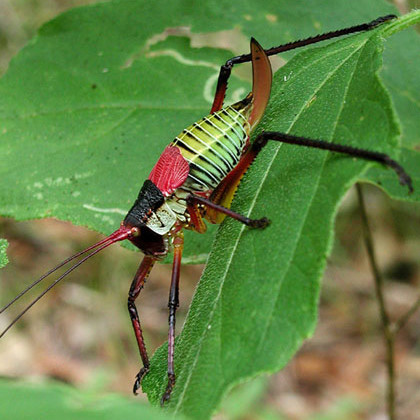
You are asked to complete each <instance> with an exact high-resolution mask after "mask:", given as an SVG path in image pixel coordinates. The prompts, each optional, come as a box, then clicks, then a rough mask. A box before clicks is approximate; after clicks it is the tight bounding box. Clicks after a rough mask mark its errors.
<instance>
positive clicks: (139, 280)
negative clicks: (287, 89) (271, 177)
mask: <svg viewBox="0 0 420 420" xmlns="http://www.w3.org/2000/svg"><path fill="white" fill-rule="evenodd" d="M392 18H393V16H385V17H382V18H379V19H376V20H375V21H372V22H370V23H367V24H363V25H359V26H355V27H351V28H347V29H343V30H340V31H336V32H330V33H328V34H323V35H318V36H316V37H313V38H308V39H306V40H302V41H296V42H294V43H290V44H286V45H282V46H279V47H276V48H271V49H269V50H264V49H263V48H262V47H261V46H260V45H259V44H258V43H257V41H255V40H254V39H252V40H251V54H249V55H243V56H239V57H234V58H232V59H231V60H228V61H227V62H226V64H225V65H224V66H222V68H221V70H220V75H219V80H218V85H217V90H216V95H215V99H214V102H213V106H212V109H211V112H210V115H208V116H207V117H204V118H203V119H201V120H200V121H197V122H195V123H194V124H192V125H191V126H189V127H188V128H186V129H185V130H183V131H182V133H180V134H179V135H178V136H177V137H176V138H175V140H174V141H173V142H172V143H171V144H170V145H168V146H167V147H166V148H165V150H164V151H163V153H162V155H161V156H160V158H159V160H158V162H157V163H156V165H155V166H154V167H153V169H152V171H151V173H150V175H149V178H148V179H147V180H146V181H145V182H144V184H143V186H142V188H141V190H140V192H139V194H138V197H137V199H136V200H135V202H134V204H133V206H132V208H131V209H130V211H129V212H128V214H127V215H126V217H125V219H124V221H123V222H122V223H121V226H120V227H119V229H117V230H116V231H115V232H114V233H112V234H111V235H110V236H108V237H107V238H105V239H103V240H102V241H100V242H98V243H97V244H95V245H93V246H91V247H89V248H88V249H86V250H84V251H81V252H80V253H78V254H76V255H74V256H72V257H70V258H69V259H67V260H66V261H64V262H62V263H61V264H59V265H58V266H57V267H55V268H53V269H52V270H50V271H49V272H47V273H46V274H44V275H43V276H42V277H41V278H39V279H38V280H36V281H35V282H34V283H32V284H31V285H30V286H29V287H28V288H27V289H25V290H24V291H23V292H22V293H21V294H20V295H18V296H17V297H16V298H15V299H14V300H13V301H12V302H10V303H9V304H8V305H6V307H5V308H3V309H2V310H1V312H3V311H4V310H5V309H7V308H8V307H9V306H10V305H12V304H13V303H14V302H16V300H17V299H19V298H20V297H21V296H22V295H23V294H25V293H26V292H27V291H29V290H30V289H31V288H32V287H33V286H35V285H36V284H38V283H39V282H40V281H42V280H43V279H44V278H45V277H47V276H49V275H50V274H52V273H53V272H55V271H56V270H57V269H59V268H60V267H62V266H64V265H65V264H67V263H69V262H70V261H72V260H74V259H76V258H77V257H79V256H82V255H84V254H85V253H88V252H89V251H91V252H90V253H88V254H87V256H84V257H83V258H82V259H81V260H80V261H78V262H77V263H76V264H74V265H73V266H72V267H70V268H69V269H68V270H67V271H65V273H64V274H63V275H61V276H60V277H59V278H58V279H57V280H55V281H54V283H52V285H50V286H49V287H48V288H47V289H46V290H45V291H44V292H43V293H42V294H41V295H40V296H38V297H37V298H36V299H35V300H34V301H33V302H32V303H31V304H30V305H29V306H28V307H27V308H26V309H25V310H24V311H22V312H21V313H20V315H19V316H18V317H17V318H15V320H14V321H13V322H12V323H11V324H10V325H9V326H8V327H7V328H6V330H4V331H3V333H2V334H1V335H0V336H2V335H3V334H4V333H5V332H6V331H7V330H8V329H9V328H10V327H11V326H12V325H13V324H14V323H15V322H16V321H17V320H18V319H19V318H20V317H21V316H22V315H23V314H24V313H25V312H26V311H27V310H28V309H29V308H30V307H31V306H32V305H33V304H35V303H36V302H37V301H38V300H39V299H40V298H41V297H42V296H43V295H44V294H45V293H47V292H48V291H49V290H50V289H51V288H52V287H53V286H54V285H55V284H57V283H58V282H59V281H61V280H62V279H63V278H64V277H65V276H66V275H67V274H68V273H70V272H71V271H73V270H74V269H75V268H77V267H78V266H79V265H80V264H82V263H83V262H84V261H86V260H87V259H88V258H90V257H91V256H93V255H94V254H96V253H98V252H99V251H101V250H102V249H104V248H106V247H107V246H109V245H111V244H113V243H115V242H118V241H122V240H126V239H128V240H129V241H131V242H132V243H133V244H134V245H135V246H136V247H137V248H139V249H140V250H141V251H142V252H143V253H144V254H145V256H144V258H143V260H142V262H141V264H140V266H139V268H138V270H137V272H136V274H135V276H134V279H133V281H132V284H131V287H130V291H129V296H128V311H129V313H130V317H131V321H132V324H133V328H134V332H135V336H136V340H137V344H138V348H139V352H140V356H141V359H142V362H143V367H142V368H141V369H140V371H139V373H138V374H137V376H136V380H135V383H134V388H133V391H134V393H136V392H137V390H138V388H139V387H140V384H141V381H142V378H143V377H144V375H145V374H147V372H148V370H149V358H148V354H147V351H146V346H145V343H144V339H143V333H142V329H141V324H140V320H139V316H138V313H137V309H136V305H135V300H136V299H137V297H138V296H139V293H140V291H141V290H142V288H143V286H144V284H145V281H146V279H147V277H148V275H149V273H150V271H151V269H152V267H153V265H154V263H155V262H156V261H157V260H159V259H161V258H162V257H164V256H166V255H167V254H168V253H169V252H170V251H172V252H173V255H174V256H173V270H172V277H171V286H170V294H169V303H168V306H169V333H168V384H167V388H166V391H165V393H164V394H163V396H162V400H161V401H162V403H164V402H165V401H167V400H168V399H169V397H170V395H171V392H172V389H173V387H174V385H175V372H174V365H173V362H174V339H175V312H176V309H177V307H178V286H179V275H180V266H181V259H182V250H183V233H182V231H183V229H190V230H194V231H196V232H198V233H204V232H205V230H206V225H205V223H204V220H203V219H206V220H207V221H209V222H210V223H221V222H222V221H223V219H224V218H225V217H226V216H228V217H232V218H234V219H236V220H238V221H240V222H242V223H244V224H246V225H247V226H250V227H253V228H264V227H266V226H267V225H268V219H267V218H265V217H264V218H261V219H249V218H247V217H245V216H242V215H241V214H238V213H236V212H235V211H233V210H231V209H230V206H231V202H232V199H233V196H234V193H235V191H236V189H237V186H238V185H239V182H240V181H241V178H242V177H243V175H244V173H245V172H246V170H247V169H248V168H249V166H250V165H251V164H252V162H253V161H254V159H255V158H256V157H257V155H258V153H259V152H260V151H261V150H262V148H263V147H264V146H265V145H266V144H267V142H268V141H269V140H272V141H278V142H283V143H291V144H296V145H303V146H306V147H312V148H318V149H324V150H328V151H332V152H337V153H343V154H347V155H350V156H354V157H358V158H361V159H366V160H372V161H376V162H380V163H382V164H384V165H387V166H389V167H391V168H392V169H393V170H394V171H395V172H396V173H397V175H398V176H399V180H400V183H401V184H403V185H407V186H408V188H409V190H410V191H412V184H411V179H410V177H409V176H408V175H407V173H406V172H405V171H404V169H403V168H402V167H401V166H400V165H399V164H398V163H397V162H395V161H394V160H392V159H391V158H390V157H389V156H387V155H385V154H382V153H377V152H372V151H367V150H362V149H357V148H353V147H350V146H344V145H339V144H333V143H329V142H325V141H322V140H313V139H309V138H304V137H298V136H293V135H289V134H284V133H278V132H262V133H261V134H259V135H258V136H257V137H256V139H255V140H254V141H253V142H250V135H251V133H252V131H253V129H254V128H255V127H256V125H257V124H258V122H259V121H260V119H261V117H262V116H263V114H264V111H265V108H266V105H267V103H268V100H269V97H270V89H271V80H272V72H271V66H270V62H269V59H268V56H269V55H273V54H277V53H279V52H281V51H287V50H290V49H294V48H297V47H300V46H304V45H309V44H313V43H316V42H319V41H322V40H324V39H330V38H334V37H337V36H341V35H345V34H349V33H353V32H359V31H364V30H369V29H372V28H374V27H376V26H378V25H379V24H381V23H383V22H385V21H387V20H390V19H392ZM246 61H251V62H252V71H253V87H252V92H251V93H250V94H248V95H247V96H246V97H245V98H244V99H243V100H241V101H239V102H237V103H235V104H233V105H230V106H226V107H223V100H224V96H225V92H226V88H227V82H228V78H229V75H230V72H231V69H232V67H233V65H235V64H237V63H241V62H246Z"/></svg>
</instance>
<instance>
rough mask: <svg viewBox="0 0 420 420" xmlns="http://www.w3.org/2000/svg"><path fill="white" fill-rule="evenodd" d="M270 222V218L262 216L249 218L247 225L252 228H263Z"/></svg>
mask: <svg viewBox="0 0 420 420" xmlns="http://www.w3.org/2000/svg"><path fill="white" fill-rule="evenodd" d="M270 223H271V220H269V219H267V218H266V217H262V218H261V219H251V220H250V222H249V224H248V226H249V227H251V228H253V229H265V228H266V227H267V226H268V225H269V224H270Z"/></svg>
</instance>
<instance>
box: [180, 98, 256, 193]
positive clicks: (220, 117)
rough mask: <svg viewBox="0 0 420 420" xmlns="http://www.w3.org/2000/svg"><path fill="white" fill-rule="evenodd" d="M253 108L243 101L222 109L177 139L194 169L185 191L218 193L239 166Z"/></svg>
mask: <svg viewBox="0 0 420 420" xmlns="http://www.w3.org/2000/svg"><path fill="white" fill-rule="evenodd" d="M250 109H251V104H250V103H249V101H245V100H244V101H241V102H238V103H236V104H234V105H231V106H228V107H226V108H222V109H221V110H220V111H217V112H215V113H213V114H210V115H209V116H207V117H204V118H203V119H201V120H200V121H197V122H196V123H194V124H193V125H191V126H189V127H188V128H186V129H185V130H183V132H182V133H181V134H180V135H179V136H177V137H176V138H175V140H174V141H173V143H172V144H173V145H174V146H177V147H179V149H180V150H181V153H182V156H183V157H184V158H185V159H186V160H187V161H188V163H189V165H190V172H189V175H188V178H187V180H186V181H185V183H184V184H183V186H182V188H183V189H187V190H190V191H209V190H213V189H215V188H216V187H217V186H218V185H219V184H220V182H221V181H222V180H223V178H225V176H226V175H227V174H228V173H229V172H230V171H231V170H232V169H233V168H234V167H235V166H236V165H237V163H238V161H239V159H240V157H241V155H242V150H243V148H244V146H245V144H246V140H247V137H248V134H249V124H248V116H249V113H250Z"/></svg>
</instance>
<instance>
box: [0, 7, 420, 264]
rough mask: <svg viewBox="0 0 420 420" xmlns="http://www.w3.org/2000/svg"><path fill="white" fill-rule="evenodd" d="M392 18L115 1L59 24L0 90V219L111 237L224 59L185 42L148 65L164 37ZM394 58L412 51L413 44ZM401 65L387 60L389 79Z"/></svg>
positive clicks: (297, 30)
mask: <svg viewBox="0 0 420 420" xmlns="http://www.w3.org/2000/svg"><path fill="white" fill-rule="evenodd" d="M315 3H316V4H315ZM343 10H346V13H343ZM186 11H188V12H186ZM326 11H328V13H326ZM392 11H393V9H392V7H390V6H389V5H388V4H387V3H385V2H378V1H374V0H365V1H363V2H358V3H357V5H356V4H355V5H353V6H352V8H351V9H348V10H347V3H346V2H345V1H344V0H340V1H339V2H337V1H335V2H334V10H331V8H330V7H329V6H328V5H327V4H326V2H322V1H318V2H314V4H312V5H311V7H310V8H303V7H302V6H299V5H298V4H296V5H293V6H292V5H290V3H289V2H287V1H283V2H279V1H271V2H270V1H267V2H265V4H264V6H259V7H258V9H256V8H255V2H253V1H238V2H234V3H232V2H229V1H217V2H216V1H207V2H205V3H204V4H203V5H200V6H199V7H198V6H196V7H195V6H191V4H190V2H188V1H181V0H178V1H173V2H170V4H165V6H164V7H163V6H162V5H160V4H159V2H155V3H148V2H144V1H114V2H110V3H106V4H99V5H95V6H92V7H85V8H81V9H75V10H72V11H70V12H68V13H65V14H64V15H62V16H60V17H59V18H58V19H56V20H53V21H51V22H49V23H48V24H46V25H45V26H44V27H43V28H42V29H41V30H40V33H39V35H38V37H37V38H35V39H34V41H33V42H31V43H30V44H29V45H28V46H27V47H26V48H25V49H24V50H22V52H21V53H20V54H19V55H18V56H17V57H16V58H15V59H14V60H13V61H12V63H11V64H10V68H9V71H8V72H7V74H6V75H5V76H4V77H3V78H2V80H1V81H0V125H1V127H2V129H1V130H0V153H1V156H2V157H3V159H2V164H1V166H0V174H1V176H2V184H1V186H0V214H2V215H5V216H11V217H14V218H16V219H18V220H23V219H28V218H39V217H57V218H59V219H62V220H70V221H72V222H73V223H76V224H82V225H85V226H88V227H90V228H93V229H95V230H98V231H101V232H104V233H109V232H110V231H112V230H113V229H114V228H115V227H116V226H118V223H119V221H120V219H121V218H122V217H123V215H124V213H125V211H126V210H127V209H128V208H129V207H130V204H131V202H132V201H133V199H134V198H135V196H136V194H137V191H138V189H139V188H140V187H141V184H142V181H143V180H144V179H145V177H146V176H147V174H148V172H149V171H150V169H151V167H152V166H153V164H154V162H155V161H156V159H157V157H158V156H159V154H160V153H161V151H162V150H163V147H164V146H165V145H166V144H167V143H168V142H169V141H170V140H171V139H172V138H173V137H174V136H175V135H176V134H177V133H178V132H179V131H181V130H182V128H184V127H185V126H186V125H188V124H190V123H191V122H192V121H194V120H196V119H198V118H199V117H201V116H202V115H204V114H206V113H207V112H208V109H209V106H210V104H209V101H208V96H209V95H208V89H207V85H208V83H206V81H207V82H209V81H211V80H213V81H214V78H215V76H216V75H217V69H218V66H219V65H220V64H221V62H223V60H224V59H226V58H228V57H229V56H230V55H231V53H225V54H224V57H223V60H222V58H221V54H220V52H219V51H217V50H210V49H205V50H203V51H200V53H199V54H198V55H197V57H196V56H195V55H191V53H190V50H189V46H188V44H187V43H185V42H184V43H178V45H177V50H176V51H175V52H176V53H177V54H175V55H174V54H172V55H171V56H165V55H162V54H161V55H152V54H148V46H149V43H148V42H149V40H150V39H152V38H153V37H154V36H156V35H157V34H160V33H162V32H163V31H164V30H165V29H166V28H167V27H178V26H190V27H191V30H192V31H193V32H194V31H195V32H199V31H200V32H209V31H218V30H226V29H231V28H234V27H238V28H241V30H242V32H244V33H245V34H246V35H247V36H250V35H253V36H255V37H256V38H257V39H258V40H259V41H260V42H261V43H262V44H263V45H274V44H277V43H279V42H284V41H288V40H290V39H296V38H299V37H303V36H307V35H312V34H314V33H315V32H320V31H326V30H330V29H334V28H337V27H343V26H346V25H347V26H348V25H350V24H355V23H360V22H361V21H366V20H369V19H372V18H375V17H377V16H379V15H383V14H386V13H390V12H392ZM405 49H408V50H409V51H410V50H411V51H413V49H414V51H415V47H414V46H413V43H411V45H408V46H406V47H405ZM400 50H401V49H400ZM174 56H175V58H174ZM183 57H186V58H187V59H183ZM404 65H405V64H404V62H401V60H390V67H391V68H393V69H394V71H393V73H394V74H395V73H398V72H399V70H400V69H401V68H403V67H404ZM396 66H398V67H396ZM412 67H414V66H412ZM395 69H396V70H395ZM391 73H392V71H391ZM413 77H414V76H413ZM416 80H418V77H417V79H416ZM393 83H394V84H395V81H394V80H391V84H393ZM403 83H404V82H403ZM235 86H238V85H233V86H232V88H233V89H231V91H235V89H234V88H235ZM205 97H206V98H207V100H206V99H205ZM228 99H229V97H228ZM411 121H413V118H411ZM213 231H214V229H213ZM211 241H212V235H211V233H209V234H207V235H203V236H201V235H194V234H193V235H188V237H187V241H186V250H185V256H186V257H187V258H188V257H190V259H191V260H195V261H199V260H203V255H205V254H206V253H207V252H208V250H209V247H210V243H211ZM204 258H205V257H204Z"/></svg>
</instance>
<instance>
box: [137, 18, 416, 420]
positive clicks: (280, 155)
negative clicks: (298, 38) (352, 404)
mask: <svg viewBox="0 0 420 420" xmlns="http://www.w3.org/2000/svg"><path fill="white" fill-rule="evenodd" d="M419 17H420V14H418V15H417V18H419ZM400 24H401V25H402V23H401V22H400ZM381 36H382V29H379V30H378V31H375V32H370V33H364V34H360V35H357V36H354V37H350V38H347V39H345V40H342V41H339V42H336V43H333V44H330V45H329V46H327V47H323V48H317V49H312V50H309V51H306V52H304V53H302V54H300V55H297V56H295V58H294V59H292V60H291V61H290V62H289V63H288V64H287V65H286V66H284V67H283V68H282V69H281V70H280V71H279V72H277V74H276V76H275V83H274V88H273V92H272V99H271V102H270V106H269V108H268V109H267V112H266V114H265V117H264V119H263V121H262V128H263V129H265V130H267V131H268V130H270V131H271V130H278V131H284V132H293V133H297V134H305V133H311V135H313V136H314V137H317V138H324V139H328V140H332V141H336V142H342V141H343V139H350V141H351V144H353V145H356V146H357V145H360V146H361V145H363V146H364V147H368V148H372V149H374V148H380V149H381V150H384V151H387V152H389V153H390V154H392V155H395V153H396V150H397V149H398V135H399V127H398V123H397V121H396V118H395V114H394V112H393V110H392V107H391V102H390V98H389V96H388V94H387V93H386V91H385V90H384V88H383V85H382V83H381V82H380V80H379V79H378V75H377V73H378V71H379V69H380V66H381V53H382V38H381ZM326 109H328V112H326V111H325V110H326ZM258 159H259V164H258V165H254V166H253V167H252V168H251V170H250V171H249V172H248V173H247V175H246V177H245V179H244V181H243V182H242V183H241V186H240V189H239V191H238V194H237V200H236V201H235V209H236V210H239V211H240V212H242V213H244V214H246V215H247V216H251V217H261V216H262V215H266V216H269V217H271V218H272V220H273V222H272V224H271V226H269V228H267V229H266V230H265V231H263V232H261V231H251V230H249V229H247V228H245V227H244V226H242V225H239V224H238V223H235V222H234V221H231V220H230V221H227V222H226V223H225V224H224V225H223V227H222V229H220V230H219V232H218V234H217V237H216V241H215V244H214V247H213V249H212V252H211V254H210V258H209V261H208V263H207V267H206V270H205V272H204V274H203V276H202V278H201V280H200V286H199V288H198V290H197V292H196V295H195V297H194V301H193V303H192V305H191V308H190V314H189V315H190V316H189V317H188V319H187V321H186V324H185V325H184V329H183V331H182V333H181V335H180V337H179V339H178V342H177V347H176V356H177V360H178V363H177V365H176V367H177V372H178V381H177V386H176V387H175V390H174V393H173V400H172V401H171V406H172V407H173V408H174V410H175V412H184V413H186V414H188V415H189V416H192V417H194V418H204V417H206V418H207V417H208V416H209V415H210V414H211V413H212V410H214V407H215V406H217V404H218V402H219V401H220V399H221V397H222V395H223V393H224V392H226V390H227V389H229V388H230V387H231V386H232V385H233V384H235V383H238V382H240V381H242V380H244V379H245V378H249V377H252V376H255V375H256V374H258V373H261V372H273V371H275V370H278V369H280V368H281V367H282V366H284V365H285V364H286V363H287V361H288V360H289V359H290V357H291V356H292V355H293V354H294V352H295V351H296V350H297V348H299V346H300V345H301V343H302V341H303V340H304V339H305V338H307V337H308V336H309V335H310V334H311V333H312V331H313V329H314V326H315V322H316V314H317V301H318V295H319V287H320V278H321V274H322V271H323V269H324V266H325V262H326V257H327V255H328V253H329V250H330V247H331V242H332V226H333V221H334V216H335V213H336V210H337V206H338V204H339V203H340V201H341V199H342V197H343V196H344V194H345V192H346V191H347V190H348V188H349V187H350V186H351V185H352V184H353V183H354V182H355V180H357V178H359V177H360V176H361V174H363V173H364V172H365V171H366V169H367V167H369V166H371V165H372V164H370V163H366V162H360V161H359V162H356V161H354V160H352V159H348V158H343V157H340V156H331V155H330V154H328V153H319V152H318V151H315V150H301V148H297V147H296V146H289V145H271V146H270V147H267V150H264V151H263V153H262V156H259V158H258ZM419 163H420V160H419V159H418V157H417V165H418V164H419ZM379 170H382V172H389V179H388V178H386V179H385V180H383V181H382V182H383V184H389V185H391V187H392V188H395V189H396V188H397V186H398V181H397V177H396V176H395V174H394V173H392V172H391V171H386V170H385V171H384V169H383V168H380V169H378V171H379ZM414 173H415V174H417V173H418V172H416V171H414ZM398 188H400V189H402V190H403V191H402V193H401V195H405V196H408V190H407V189H403V188H401V187H400V186H398ZM415 194H416V197H417V199H418V197H419V192H418V191H417V192H416V193H415ZM165 352H166V347H165V346H164V347H162V348H161V349H160V350H159V351H158V352H156V353H155V357H154V359H153V362H152V366H153V368H154V369H153V370H152V372H151V374H150V376H149V377H147V379H146V380H145V385H146V386H147V390H148V392H149V395H151V397H152V398H153V399H157V398H158V397H159V394H161V393H162V391H163V389H164V386H165V379H166V378H165V372H164V371H165ZM204 402H205V403H204Z"/></svg>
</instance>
